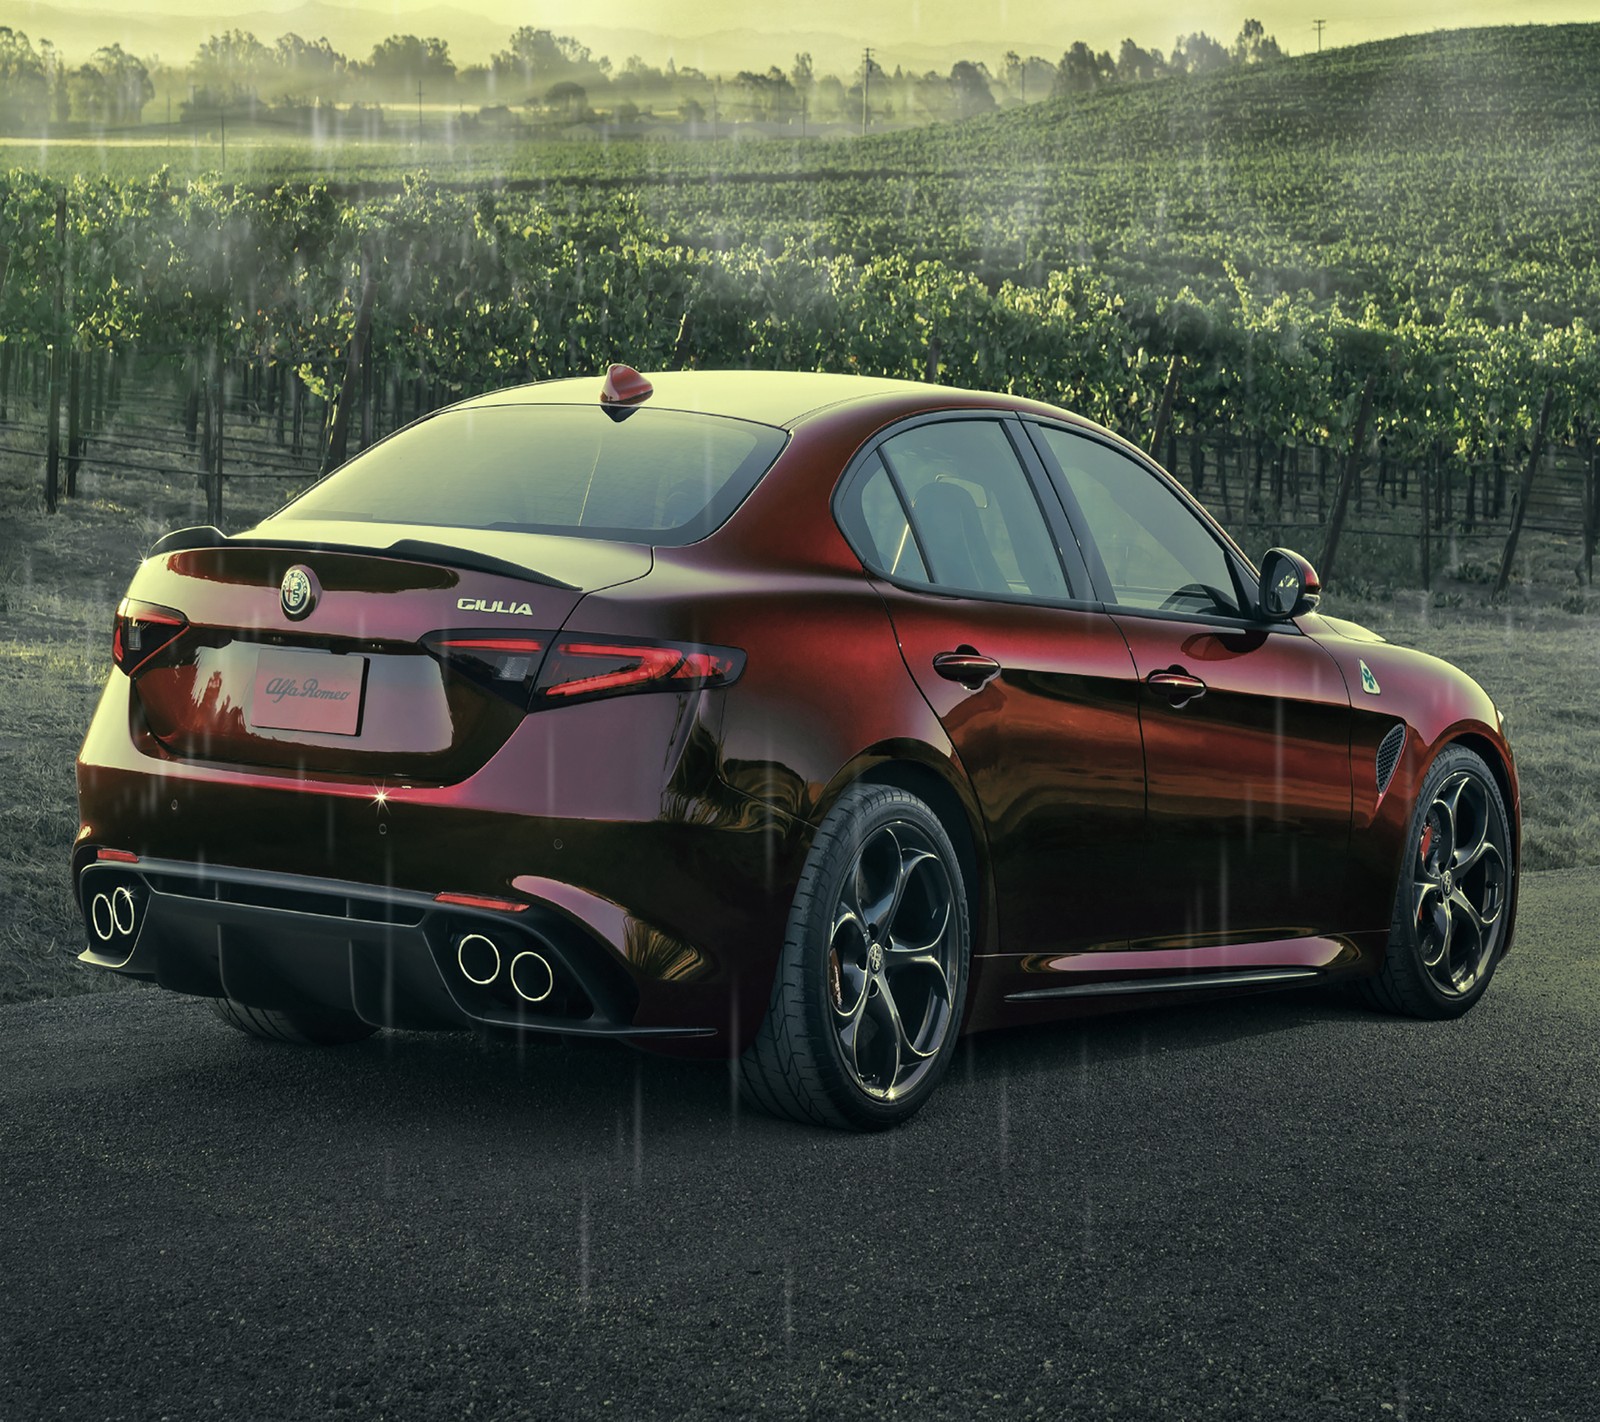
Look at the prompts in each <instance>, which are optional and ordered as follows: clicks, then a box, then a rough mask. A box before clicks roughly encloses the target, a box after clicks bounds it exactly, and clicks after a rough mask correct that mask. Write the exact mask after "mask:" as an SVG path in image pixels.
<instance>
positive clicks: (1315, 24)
mask: <svg viewBox="0 0 1600 1422" xmlns="http://www.w3.org/2000/svg"><path fill="white" fill-rule="evenodd" d="M1327 27H1328V22H1327V21H1326V20H1313V21H1312V22H1311V28H1312V29H1314V30H1315V31H1316V32H1317V53H1318V54H1321V53H1322V32H1323V30H1325V29H1326V28H1327Z"/></svg>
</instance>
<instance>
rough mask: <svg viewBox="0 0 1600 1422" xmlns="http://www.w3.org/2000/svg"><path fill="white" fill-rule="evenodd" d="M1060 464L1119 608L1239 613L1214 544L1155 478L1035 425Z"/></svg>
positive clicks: (1112, 453) (1073, 437) (1089, 444)
mask: <svg viewBox="0 0 1600 1422" xmlns="http://www.w3.org/2000/svg"><path fill="white" fill-rule="evenodd" d="M1037 428H1038V430H1039V433H1040V434H1041V435H1042V436H1043V438H1044V442H1045V444H1046V446H1047V447H1048V448H1049V450H1050V452H1051V453H1052V454H1053V455H1054V456H1055V459H1056V462H1057V463H1058V464H1059V465H1060V466H1061V472H1062V474H1063V475H1064V476H1065V477H1066V481H1067V488H1068V490H1069V491H1070V493H1071V498H1072V501H1074V502H1076V504H1077V507H1078V510H1079V511H1080V513H1081V518H1082V522H1083V524H1084V525H1085V527H1084V528H1083V529H1082V530H1081V532H1083V533H1086V534H1087V536H1088V537H1089V539H1090V540H1091V541H1092V542H1093V544H1094V547H1095V550H1096V551H1097V552H1098V553H1099V555H1100V561H1101V563H1102V564H1104V566H1105V572H1106V579H1107V581H1108V583H1109V584H1110V586H1109V587H1108V589H1107V591H1108V592H1109V593H1110V594H1111V596H1112V599H1113V600H1114V601H1115V602H1116V604H1117V605H1118V606H1121V607H1138V608H1149V609H1152V610H1156V611H1161V612H1184V613H1196V614H1200V615H1223V616H1228V617H1237V616H1239V615H1240V602H1239V593H1238V588H1237V585H1236V583H1235V581H1234V577H1233V569H1232V565H1231V564H1230V562H1229V559H1228V555H1227V553H1226V552H1225V551H1224V549H1223V547H1222V545H1221V544H1220V543H1218V542H1217V540H1216V538H1214V537H1213V536H1212V534H1211V532H1210V530H1209V529H1207V528H1206V526H1205V525H1204V524H1203V523H1202V522H1201V521H1200V520H1199V519H1198V518H1197V517H1196V516H1195V514H1194V511H1193V510H1192V509H1190V508H1189V507H1188V506H1187V505H1186V504H1185V503H1184V502H1183V500H1182V499H1180V498H1179V497H1178V496H1177V495H1176V494H1175V493H1173V491H1172V490H1171V489H1169V488H1168V487H1167V486H1166V484H1165V483H1163V482H1162V480H1161V479H1160V478H1159V477H1157V476H1156V475H1155V474H1153V473H1152V472H1151V471H1150V470H1148V469H1146V468H1144V467H1143V466H1142V465H1139V464H1136V463H1135V462H1134V461H1133V460H1131V459H1129V458H1128V457H1127V456H1126V455H1124V454H1120V453H1118V452H1117V451H1116V450H1114V449H1112V448H1110V447H1109V446H1108V445H1104V444H1101V443H1100V442H1099V441H1098V440H1095V439H1089V438H1087V437H1086V436H1083V435H1078V434H1073V433H1072V432H1071V431H1068V430H1062V429H1055V428H1053V427H1050V426H1038V427H1037Z"/></svg>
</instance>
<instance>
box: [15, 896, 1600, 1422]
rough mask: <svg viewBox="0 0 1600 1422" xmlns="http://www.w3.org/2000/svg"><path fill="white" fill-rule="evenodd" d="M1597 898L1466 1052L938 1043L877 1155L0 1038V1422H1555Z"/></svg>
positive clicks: (1272, 1033) (219, 1032)
mask: <svg viewBox="0 0 1600 1422" xmlns="http://www.w3.org/2000/svg"><path fill="white" fill-rule="evenodd" d="M1597 924H1600V876H1596V875H1594V874H1592V873H1589V872H1587V871H1585V872H1579V873H1571V874H1545V875H1539V876H1535V877H1532V878H1530V879H1529V880H1528V882H1527V884H1526V886H1525V895H1524V905H1523V916H1522V922H1521V927H1520V931H1519V938H1518V945H1517V948H1516V951H1515V952H1514V953H1513V955H1512V956H1511V957H1510V958H1508V959H1507V960H1506V962H1505V963H1504V965H1503V966H1502V968H1501V971H1500V974H1499V976H1498V977H1497V979H1496V981H1495V983H1494V985H1493V986H1492V988H1491V990H1490V992H1489V995H1488V996H1487V998H1485V1000H1484V1001H1483V1002H1482V1003H1481V1004H1480V1005H1479V1006H1478V1008H1477V1009H1476V1010H1475V1011H1474V1012H1473V1013H1472V1014H1470V1015H1469V1016H1468V1017H1467V1018H1466V1019H1465V1020H1464V1021H1462V1022H1459V1023H1452V1024H1419V1023H1412V1022H1407V1021H1401V1020H1397V1019H1385V1018H1381V1017H1376V1016H1371V1015H1368V1014H1367V1013H1365V1012H1364V1011H1362V1010H1360V1009H1358V1008H1355V1007H1352V1006H1347V1005H1344V1004H1342V1003H1337V1002H1330V1001H1326V1000H1323V999H1321V998H1318V997H1315V996H1310V995H1293V996H1289V995H1280V996H1275V997H1257V998H1251V999H1246V1000H1235V1001H1233V1002H1230V1003H1227V1004H1224V1005H1212V1006H1205V1007H1195V1008H1190V1009H1186V1010H1174V1011H1165V1012H1154V1013H1148V1012H1147V1013H1142V1014H1130V1015H1127V1016H1122V1017H1118V1018H1103V1019H1099V1020H1095V1021H1092V1022H1089V1023H1087V1024H1081V1025H1073V1024H1069V1025H1065V1026H1062V1027H1057V1028H1050V1029H1039V1030H1033V1031H1029V1032H1025V1033H1021V1034H1013V1035H1010V1036H1002V1037H990V1038H980V1039H977V1040H976V1041H975V1042H973V1043H971V1044H970V1045H969V1046H968V1047H967V1048H966V1049H965V1051H964V1053H963V1056H962V1058H961V1059H960V1060H959V1061H958V1062H957V1063H956V1066H955V1069H954V1070H953V1072H952V1074H951V1076H950V1078H949V1079H948V1080H947V1081H946V1083H945V1085H944V1087H943V1088H942V1090H941V1092H940V1095H939V1096H938V1097H937V1098H936V1099H935V1101H934V1103H933V1104H932V1105H930V1106H929V1107H928V1109H927V1110H925V1111H924V1112H923V1113H922V1114H921V1115H920V1116H919V1117H918V1118H917V1119H916V1120H915V1121H914V1122H913V1123H912V1124H911V1125H909V1126H908V1127H906V1128H904V1129H902V1130H900V1131H897V1132H893V1133H890V1134H888V1135H884V1136H878V1137H850V1136H844V1135H835V1134H832V1133H828V1132H822V1131H815V1130H806V1129H800V1128H797V1127H793V1126H786V1125H780V1124H778V1123H776V1122H773V1121H769V1120H767V1119H765V1118H763V1117H760V1116H756V1115H752V1114H750V1113H748V1112H740V1111H737V1110H736V1109H734V1107H733V1106H732V1105H731V1104H730V1093H729V1081H728V1077H727V1074H726V1073H725V1072H723V1071H721V1070H719V1069H714V1068H706V1067H696V1066H686V1065H681V1064H674V1063H671V1062H666V1061H658V1060H654V1059H650V1058H645V1057H641V1056H636V1055H634V1054H632V1053H629V1052H627V1051H625V1050H623V1049H616V1048H603V1047H575V1048H565V1047H546V1048H538V1049H534V1050H530V1051H527V1052H525V1053H520V1054H519V1053H518V1052H516V1051H513V1050H510V1049H506V1048H486V1047H483V1046H480V1045H479V1044H478V1043H477V1042H476V1041H475V1039H473V1038H471V1037H467V1036H422V1035H394V1034H390V1035H383V1036H380V1037H378V1038H376V1039H374V1040H373V1041H372V1042H370V1043H368V1044H365V1045H363V1046H360V1047H356V1048H344V1049H339V1050H333V1051H320V1052H319V1051H315V1050H302V1049H296V1048H290V1047H275V1046H270V1045H266V1044H261V1043H256V1042H253V1041H251V1040H249V1039H247V1038H245V1037H243V1036H240V1035H238V1034H236V1033H234V1032H231V1031H229V1030H228V1029H227V1028H225V1027H224V1026H222V1024H220V1023H219V1022H217V1021H215V1020H214V1019H213V1018H212V1017H211V1016H210V1015H209V1013H208V1012H206V1011H205V1009H204V1008H203V1007H202V1006H200V1005H199V1004H196V1003H194V1002H192V1001H190V1000H186V999H182V998H177V997H172V996H169V995H167V994H164V993H159V992H156V991H130V992H125V993H116V994H111V995H105V996H96V997H90V998H74V999H58V1000H54V1001H49V1002H41V1003H30V1004H24V1005H21V1006H16V1007H9V1008H5V1009H0V1422H17V1420H18V1419H31V1418H36V1417H57V1416H60V1417H68V1418H73V1419H76V1422H93V1420H94V1419H110V1418H137V1419H146V1418H160V1417H173V1418H187V1417H197V1416H199V1417H219V1418H229V1419H235V1418H258V1417H259V1418H281V1419H287V1418H327V1417H332V1418H358V1417H392V1418H412V1417H418V1418H450V1419H458V1418H463V1417H474V1418H478V1417H626V1418H634V1417H670V1418H678V1417H701V1416H721V1415H727V1416H744V1415H748V1414H752V1413H765V1414H769V1415H776V1416H817V1417H832V1416H839V1415H843V1414H846V1413H850V1414H857V1415H866V1416H873V1417H879V1416H884V1417H888V1416H904V1417H917V1418H923V1417H952V1418H966V1417H972V1416H994V1417H1007V1418H1009V1417H1021V1416H1033V1415H1037V1416H1045V1417H1062V1416H1066V1415H1068V1414H1072V1415H1076V1416H1083V1417H1102V1416H1114V1415H1115V1416H1128V1417H1150V1416H1156V1415H1165V1416H1168V1417H1174V1418H1185V1419H1186V1418H1212V1417H1240V1418H1246V1417H1247V1418H1267V1417H1270V1418H1330V1419H1331V1418H1338V1419H1347V1418H1364V1417H1371V1418H1375V1419H1398V1418H1420V1417H1436V1418H1441V1419H1455V1418H1493V1419H1496V1422H1504V1420H1506V1419H1518V1418H1555V1417H1560V1418H1573V1419H1584V1422H1588V1419H1591V1418H1593V1417H1595V1416H1596V1415H1597V1414H1600V1222H1597V1217H1596V1209H1595V1206H1596V1201H1597V1198H1600V1188H1597V1183H1596V1168H1597V1165H1600V1070H1597V1068H1600V1034H1597V1032H1596V1030H1595V1027H1596V1023H1597V1021H1600V989H1597V982H1600V976H1597V970H1600V933H1597V931H1596V926H1597Z"/></svg>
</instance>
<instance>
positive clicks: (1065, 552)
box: [828, 407, 1108, 612]
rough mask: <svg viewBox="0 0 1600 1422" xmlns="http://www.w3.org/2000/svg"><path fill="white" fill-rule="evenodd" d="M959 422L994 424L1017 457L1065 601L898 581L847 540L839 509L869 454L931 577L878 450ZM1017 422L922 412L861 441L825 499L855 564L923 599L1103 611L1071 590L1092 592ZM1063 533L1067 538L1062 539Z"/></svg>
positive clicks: (1009, 417) (1004, 413)
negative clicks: (913, 432)
mask: <svg viewBox="0 0 1600 1422" xmlns="http://www.w3.org/2000/svg"><path fill="white" fill-rule="evenodd" d="M963 420H984V421H987V422H988V423H989V424H992V425H998V426H999V427H1000V430H1001V432H1002V433H1003V434H1004V436H1005V438H1006V442H1007V443H1008V444H1009V445H1010V446H1011V452H1012V454H1013V456H1014V457H1015V458H1016V461H1017V465H1018V467H1019V468H1020V469H1021V470H1022V475H1023V478H1024V480H1025V481H1026V483H1027V487H1028V491H1029V492H1030V493H1031V494H1032V495H1033V500H1034V504H1035V506H1036V507H1037V508H1038V510H1039V516H1040V519H1041V520H1042V521H1043V523H1044V527H1045V530H1046V532H1047V533H1048V535H1049V539H1050V547H1051V550H1052V551H1053V552H1054V553H1055V555H1056V562H1057V564H1058V565H1059V566H1060V568H1061V577H1062V581H1063V582H1064V583H1065V584H1066V586H1067V591H1068V594H1069V595H1068V596H1067V597H1066V598H1044V597H1037V596H1035V595H1033V594H1032V593H1016V594H1012V595H1011V596H1006V595H1005V594H1002V593H992V592H984V591H982V590H980V589H976V588H953V587H949V586H946V585H943V584H940V583H932V582H928V583H918V582H912V581H911V580H909V579H907V578H904V577H897V576H895V575H894V574H892V573H889V572H888V571H886V570H885V569H884V568H883V567H882V566H880V565H879V564H878V562H877V561H876V559H873V558H869V557H868V556H867V555H866V554H865V553H864V552H863V551H862V550H861V549H860V548H859V547H857V546H856V539H855V538H854V537H853V536H852V534H851V531H850V528H849V526H848V523H847V520H846V519H845V518H844V517H843V516H842V513H841V508H842V505H843V503H844V500H845V499H846V498H847V497H848V496H849V494H850V493H851V492H852V490H853V489H854V488H855V486H856V485H857V483H858V482H859V481H860V480H861V479H863V478H870V477H871V476H870V475H869V474H866V472H865V470H866V466H867V465H868V464H869V463H871V461H872V458H873V456H874V455H878V461H879V463H880V464H881V465H882V467H883V469H884V471H885V472H886V473H887V474H888V476H889V481H890V487H891V488H893V490H894V495H895V498H896V499H897V500H898V501H899V503H900V511H901V514H902V515H903V516H904V517H905V520H906V526H907V527H908V528H909V529H910V530H911V538H912V541H913V542H914V543H915V544H916V549H917V556H918V557H919V558H921V560H922V566H923V568H924V569H925V570H926V571H927V572H928V573H929V576H930V577H931V576H932V564H931V563H929V561H928V554H927V550H926V549H925V548H924V547H923V544H922V539H921V537H920V536H919V535H918V533H917V525H916V522H915V520H914V519H913V518H912V516H911V512H910V509H909V507H908V501H907V499H906V496H905V490H904V489H903V488H902V487H901V485H900V479H899V476H898V475H897V474H896V473H895V472H894V468H893V466H892V464H891V462H890V461H889V460H887V459H884V458H883V457H882V456H881V455H880V454H879V450H880V448H881V447H882V446H883V445H884V444H886V443H887V442H888V441H889V440H891V439H893V438H895V437H896V436H897V435H901V434H904V433H905V432H906V431H907V430H910V429H915V428H917V427H919V426H922V425H936V424H954V423H955V422H957V421H963ZM1021 423H1022V421H1021V418H1020V416H1019V415H1018V413H1017V412H1016V411H1015V410H1008V409H1004V408H1002V407H995V408H993V409H978V410H925V411H922V412H920V413H918V414H915V415H910V416H908V417H906V418H905V419H902V420H896V421H895V422H894V423H893V424H891V425H886V426H884V428H883V429H881V430H878V431H877V432H876V433H874V434H873V435H872V436H871V437H869V438H868V439H867V440H865V441H864V442H863V443H862V444H861V446H860V447H859V448H858V449H857V450H856V452H855V453H854V454H852V455H851V456H850V458H849V460H848V461H847V462H846V464H845V468H844V473H843V474H841V475H840V476H839V478H838V480H837V481H836V482H835V483H834V486H833V494H832V496H831V497H830V499H829V502H828V507H829V511H830V512H831V513H832V515H833V521H834V524H835V526H836V527H837V528H838V530H839V533H840V535H841V536H842V537H843V538H844V541H845V543H846V544H847V545H848V546H849V548H850V551H851V552H852V553H854V554H855V555H856V557H857V558H858V559H859V560H860V562H861V566H862V567H863V568H865V569H866V571H867V572H868V574H870V575H871V576H872V577H874V578H879V579H882V580H883V581H884V582H886V583H888V584H889V585H890V586H891V587H896V588H899V589H901V590H902V591H903V592H910V593H918V594H921V595H923V596H930V597H942V598H949V599H954V600H959V601H966V602H989V603H1006V604H1014V605H1017V606H1021V607H1056V608H1062V609H1065V610H1071V611H1080V612H1081V611H1084V610H1093V611H1106V610H1108V609H1106V608H1105V607H1104V606H1103V605H1102V603H1101V601H1100V599H1099V598H1098V597H1080V596H1077V595H1076V594H1075V592H1074V590H1075V589H1077V588H1092V587H1093V583H1092V581H1091V579H1090V577H1089V570H1088V568H1087V567H1086V566H1085V565H1084V563H1083V559H1082V554H1081V553H1080V552H1079V550H1078V547H1077V544H1076V542H1075V541H1074V540H1073V538H1072V529H1071V526H1070V524H1068V522H1067V521H1066V519H1065V518H1064V517H1063V516H1062V515H1061V514H1060V506H1059V503H1058V501H1057V500H1056V498H1055V497H1054V496H1053V494H1052V493H1050V492H1049V491H1048V489H1047V484H1048V480H1047V478H1046V470H1045V468H1044V466H1043V464H1042V463H1041V461H1040V460H1039V458H1038V456H1037V454H1036V453H1035V451H1034V449H1033V441H1032V440H1031V439H1030V438H1029V437H1028V436H1027V435H1025V434H1024V433H1023V431H1022V430H1021V428H1020V425H1021ZM1063 535H1066V538H1065V541H1064V539H1063Z"/></svg>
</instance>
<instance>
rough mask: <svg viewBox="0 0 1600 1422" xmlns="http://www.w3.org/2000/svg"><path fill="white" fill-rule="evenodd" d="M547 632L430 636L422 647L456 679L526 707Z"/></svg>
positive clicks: (545, 643) (435, 633)
mask: <svg viewBox="0 0 1600 1422" xmlns="http://www.w3.org/2000/svg"><path fill="white" fill-rule="evenodd" d="M550 635H551V634H550V633H548V632H518V633H514V634H506V633H502V632H431V633H429V634H428V636H426V637H424V638H423V639H422V645H423V646H424V647H426V648H427V649H428V650H429V651H430V652H432V653H433V655H434V656H436V657H438V658H439V660H440V661H442V662H444V664H445V665H446V666H447V667H448V668H449V669H450V670H451V671H452V672H455V673H457V674H458V675H461V676H464V677H466V678H467V679H468V680H469V681H473V682H476V683H477V684H478V685H479V686H482V687H484V688H485V689H486V690H489V691H492V692H494V693H495V694H496V695H497V696H503V697H505V698H506V699H507V700H508V701H514V702H515V703H516V704H517V705H518V706H522V707H526V706H527V704H528V701H529V698H530V697H532V695H533V688H534V684H535V682H536V681H537V679H538V676H539V663H540V661H541V660H542V659H543V658H544V654H545V649H546V648H547V647H548V646H549V645H550Z"/></svg>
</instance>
